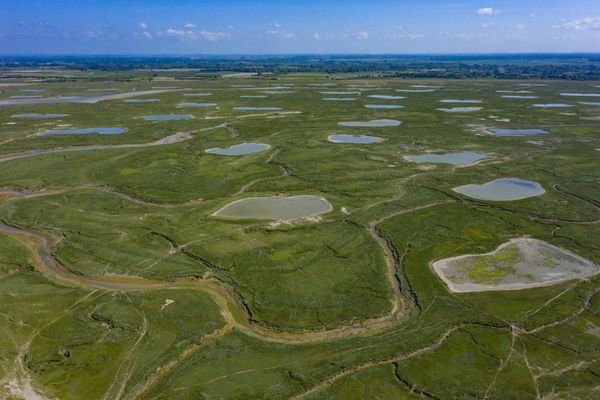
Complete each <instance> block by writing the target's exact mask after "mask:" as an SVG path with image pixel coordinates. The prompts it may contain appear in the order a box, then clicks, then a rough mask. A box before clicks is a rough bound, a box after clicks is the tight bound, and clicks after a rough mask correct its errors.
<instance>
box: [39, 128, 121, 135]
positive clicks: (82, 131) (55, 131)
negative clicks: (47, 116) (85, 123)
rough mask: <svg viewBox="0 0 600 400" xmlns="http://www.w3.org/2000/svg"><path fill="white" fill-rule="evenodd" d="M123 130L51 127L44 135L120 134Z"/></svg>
mask: <svg viewBox="0 0 600 400" xmlns="http://www.w3.org/2000/svg"><path fill="white" fill-rule="evenodd" d="M125 132H127V129H125V128H86V129H52V130H49V131H46V132H44V135H88V134H90V133H99V134H101V135H120V134H121V133H125Z"/></svg>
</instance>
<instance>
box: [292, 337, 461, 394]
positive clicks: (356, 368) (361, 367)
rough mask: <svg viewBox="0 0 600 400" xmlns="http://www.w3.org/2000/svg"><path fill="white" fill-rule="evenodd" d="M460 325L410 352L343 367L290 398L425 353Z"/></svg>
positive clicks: (436, 346) (313, 391) (444, 339)
mask: <svg viewBox="0 0 600 400" xmlns="http://www.w3.org/2000/svg"><path fill="white" fill-rule="evenodd" d="M461 327H462V325H457V326H453V327H451V328H448V330H447V331H446V332H444V334H442V336H440V338H439V339H438V340H437V341H435V342H434V343H433V344H431V345H429V346H426V347H422V348H420V349H418V350H415V351H412V352H410V353H407V354H402V355H399V356H395V357H390V358H386V359H383V360H376V361H367V362H365V363H362V364H358V365H356V366H354V367H351V368H348V369H344V370H342V371H340V372H338V373H337V374H335V375H332V376H330V377H329V378H327V379H326V380H324V381H323V382H321V383H319V384H317V385H315V386H313V387H311V388H309V389H307V390H306V391H304V392H302V393H300V394H298V395H296V396H292V397H291V398H290V399H291V400H299V399H303V398H305V397H306V396H309V395H311V394H313V393H316V392H319V391H321V390H323V389H325V388H326V387H328V386H331V385H332V384H333V383H335V382H336V381H338V380H340V379H341V378H343V377H345V376H348V375H352V374H354V373H356V372H359V371H362V370H364V369H368V368H371V367H376V366H379V365H384V364H391V363H394V362H400V361H404V360H408V359H410V358H413V357H416V356H419V355H421V354H423V353H427V352H429V351H431V350H435V349H437V348H438V347H440V346H441V345H442V344H443V343H444V342H445V341H446V340H447V339H448V338H449V337H450V335H452V333H454V332H455V331H456V330H458V329H460V328H461Z"/></svg>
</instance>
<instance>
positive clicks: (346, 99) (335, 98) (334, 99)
mask: <svg viewBox="0 0 600 400" xmlns="http://www.w3.org/2000/svg"><path fill="white" fill-rule="evenodd" d="M322 100H325V101H354V100H356V99H355V98H353V97H323V99H322Z"/></svg>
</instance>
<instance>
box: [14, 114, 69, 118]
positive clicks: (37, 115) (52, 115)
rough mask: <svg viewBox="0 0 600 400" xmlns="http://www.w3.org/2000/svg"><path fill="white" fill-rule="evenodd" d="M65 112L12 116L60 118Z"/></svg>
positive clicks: (15, 116) (17, 116) (64, 115)
mask: <svg viewBox="0 0 600 400" xmlns="http://www.w3.org/2000/svg"><path fill="white" fill-rule="evenodd" d="M66 116H67V114H16V115H13V116H12V118H62V117H66Z"/></svg>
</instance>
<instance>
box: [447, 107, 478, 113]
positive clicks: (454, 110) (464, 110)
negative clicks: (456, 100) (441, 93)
mask: <svg viewBox="0 0 600 400" xmlns="http://www.w3.org/2000/svg"><path fill="white" fill-rule="evenodd" d="M482 109H483V108H481V107H452V108H437V110H438V111H443V112H447V113H467V112H474V111H480V110H482Z"/></svg>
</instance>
